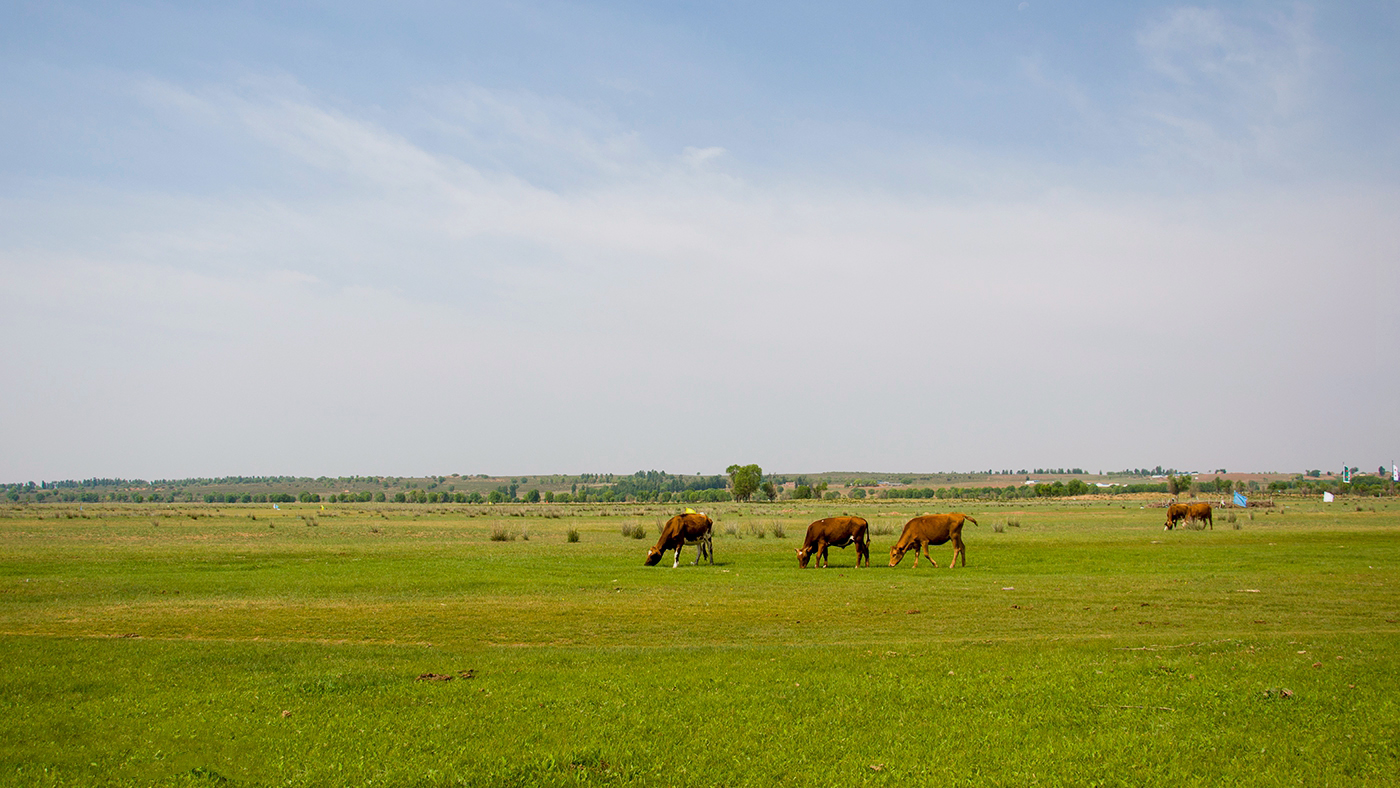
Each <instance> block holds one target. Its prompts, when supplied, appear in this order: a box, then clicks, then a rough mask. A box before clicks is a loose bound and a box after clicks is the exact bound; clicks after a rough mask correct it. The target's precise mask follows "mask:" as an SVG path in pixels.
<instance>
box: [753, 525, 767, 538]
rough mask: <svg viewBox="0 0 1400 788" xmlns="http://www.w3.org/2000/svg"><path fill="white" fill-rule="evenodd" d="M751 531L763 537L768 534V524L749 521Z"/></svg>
mask: <svg viewBox="0 0 1400 788" xmlns="http://www.w3.org/2000/svg"><path fill="white" fill-rule="evenodd" d="M749 533H751V534H753V535H754V536H757V537H758V538H759V539H762V538H763V537H765V536H767V535H768V526H766V525H764V524H763V523H749Z"/></svg>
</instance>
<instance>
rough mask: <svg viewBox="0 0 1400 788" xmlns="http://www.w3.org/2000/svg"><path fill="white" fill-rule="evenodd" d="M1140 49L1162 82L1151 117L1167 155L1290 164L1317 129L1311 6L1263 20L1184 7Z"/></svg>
mask: <svg viewBox="0 0 1400 788" xmlns="http://www.w3.org/2000/svg"><path fill="white" fill-rule="evenodd" d="M1137 44H1138V48H1139V50H1140V51H1141V53H1142V56H1143V58H1144V61H1145V63H1146V64H1147V66H1148V68H1149V69H1150V72H1151V73H1153V74H1155V75H1157V76H1158V77H1159V78H1160V80H1161V82H1160V83H1159V85H1158V86H1157V87H1155V88H1153V89H1149V90H1147V91H1146V92H1145V93H1144V95H1143V97H1142V105H1141V111H1142V113H1143V115H1144V116H1145V117H1146V118H1149V119H1151V120H1152V121H1155V127H1154V126H1152V125H1149V126H1145V127H1144V132H1145V137H1144V141H1145V142H1146V143H1147V144H1148V145H1149V147H1151V148H1153V149H1156V150H1158V151H1159V152H1160V153H1161V154H1162V155H1168V156H1179V157H1182V158H1184V159H1186V160H1191V159H1194V160H1195V161H1197V162H1199V163H1201V164H1205V165H1216V166H1222V167H1228V168H1231V169H1235V168H1242V167H1243V168H1248V167H1249V166H1250V165H1259V164H1265V165H1269V166H1273V167H1287V166H1288V164H1289V162H1290V159H1292V158H1296V157H1299V156H1300V154H1302V153H1303V152H1304V146H1306V145H1307V144H1308V143H1309V142H1310V138H1311V135H1312V134H1313V133H1315V132H1316V130H1317V122H1316V121H1317V118H1316V117H1315V115H1314V113H1315V112H1317V111H1319V110H1320V106H1319V105H1318V102H1317V95H1316V90H1317V86H1318V81H1317V79H1316V76H1317V75H1316V65H1317V64H1316V58H1317V52H1318V44H1317V43H1316V41H1315V38H1314V35H1313V32H1312V14H1311V12H1310V10H1309V9H1308V8H1307V7H1306V6H1301V5H1297V6H1293V7H1292V8H1291V9H1289V11H1287V12H1268V13H1261V14H1254V15H1245V14H1241V13H1236V14H1230V13H1227V12H1225V11H1222V10H1219V9H1213V8H1209V9H1208V8H1199V7H1180V8H1175V9H1172V10H1170V11H1168V12H1167V13H1166V14H1164V15H1163V16H1161V17H1160V18H1158V19H1157V20H1155V21H1154V22H1153V23H1151V24H1149V25H1148V26H1147V27H1145V28H1144V29H1143V30H1142V31H1140V32H1139V34H1138V37H1137ZM1308 158H1311V157H1308Z"/></svg>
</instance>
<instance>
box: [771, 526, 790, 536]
mask: <svg viewBox="0 0 1400 788" xmlns="http://www.w3.org/2000/svg"><path fill="white" fill-rule="evenodd" d="M772 531H773V538H774V539H786V538H787V531H785V530H783V524H782V523H773V526H772Z"/></svg>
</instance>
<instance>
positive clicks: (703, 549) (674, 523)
mask: <svg viewBox="0 0 1400 788" xmlns="http://www.w3.org/2000/svg"><path fill="white" fill-rule="evenodd" d="M714 526H715V524H714V521H712V520H711V519H710V518H709V517H707V516H706V515H705V513H704V512H686V513H685V514H678V515H676V516H675V517H672V518H671V519H669V520H667V521H666V526H665V527H664V528H662V529H661V538H660V539H657V540H656V546H655V547H653V548H651V549H650V550H648V551H647V566H656V565H657V564H658V563H660V561H661V556H662V554H664V553H665V552H666V551H667V550H675V551H676V561H675V563H673V564H671V568H672V569H675V568H676V567H678V566H680V565H681V548H682V547H684V546H686V545H688V544H693V545H696V546H697V547H698V549H699V552H698V553H697V554H696V556H695V560H694V561H691V562H690V563H691V565H692V566H694V565H695V564H698V563H700V559H701V558H704V557H705V556H709V557H710V564H711V565H714V563H715V548H714Z"/></svg>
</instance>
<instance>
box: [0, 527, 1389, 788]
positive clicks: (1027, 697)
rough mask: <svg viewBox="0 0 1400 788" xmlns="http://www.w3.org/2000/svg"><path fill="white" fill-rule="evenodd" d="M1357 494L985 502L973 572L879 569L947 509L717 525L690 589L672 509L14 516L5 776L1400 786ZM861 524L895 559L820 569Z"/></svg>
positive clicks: (343, 781)
mask: <svg viewBox="0 0 1400 788" xmlns="http://www.w3.org/2000/svg"><path fill="white" fill-rule="evenodd" d="M1362 504H1363V506H1364V507H1365V511H1356V508H1357V507H1356V505H1355V502H1351V503H1347V504H1333V505H1331V506H1330V507H1328V508H1324V507H1323V505H1322V504H1315V503H1312V502H1307V503H1298V504H1289V505H1288V506H1287V507H1286V508H1285V509H1284V510H1283V511H1282V512H1273V513H1268V514H1265V513H1262V512H1259V511H1255V512H1254V513H1253V518H1252V519H1250V517H1249V515H1248V514H1246V513H1243V512H1242V513H1239V521H1238V523H1237V524H1238V525H1239V528H1238V529H1236V528H1235V527H1234V526H1233V525H1231V524H1229V523H1227V522H1226V521H1225V517H1224V516H1223V515H1224V513H1218V515H1219V516H1218V517H1217V522H1216V527H1215V529H1214V530H1213V531H1211V530H1207V531H1193V530H1176V531H1172V532H1164V531H1163V530H1162V527H1161V521H1162V519H1163V513H1162V510H1161V509H1139V508H1137V502H1133V503H1130V504H1127V505H1126V508H1125V505H1124V503H1123V502H1121V501H1114V502H1113V503H1111V504H1105V503H1102V502H1100V503H1092V504H1086V503H1075V502H1064V503H1058V504H1048V505H1041V506H1035V507H1030V508H1026V507H1018V508H1012V507H1003V508H997V507H996V506H988V505H986V504H982V505H980V506H978V507H976V508H970V509H965V511H968V512H969V513H971V514H972V515H973V516H974V517H976V518H977V519H978V520H979V521H980V525H976V526H974V525H970V524H969V525H968V527H967V529H966V531H965V534H964V537H965V540H966V543H967V558H968V564H967V566H966V567H965V568H961V567H960V568H957V569H953V570H949V569H947V568H946V566H947V559H948V558H949V556H950V555H951V549H949V548H947V547H946V546H945V547H943V548H935V551H934V554H935V557H936V558H937V559H938V561H939V564H940V567H941V568H939V569H937V570H934V569H932V568H930V567H929V566H928V564H927V563H926V562H923V561H921V562H920V564H919V566H918V568H917V569H916V568H914V567H913V565H912V560H911V559H912V556H908V557H906V558H905V560H904V562H903V563H901V565H900V566H899V567H897V568H894V569H891V568H889V567H888V566H886V564H887V563H888V550H889V547H890V545H892V544H893V542H894V540H895V538H896V537H897V534H898V529H899V526H900V525H901V524H902V523H903V521H904V520H905V519H907V518H908V517H909V516H912V515H913V514H917V513H919V512H920V511H929V510H930V509H929V508H928V507H929V506H930V505H933V506H936V505H937V504H936V503H935V502H930V501H872V502H870V503H868V504H854V503H853V502H844V501H843V502H840V505H825V506H824V505H821V503H812V504H807V505H806V506H805V507H804V506H801V505H794V504H790V503H789V504H781V503H780V504H777V505H771V504H766V505H751V506H750V505H739V504H723V505H718V506H712V507H710V508H709V512H710V513H711V514H712V515H713V516H715V517H716V520H717V533H718V536H717V538H716V539H715V549H716V554H717V563H716V565H715V566H713V567H711V566H700V567H693V566H689V565H688V562H689V561H690V560H691V559H692V558H693V557H694V552H693V550H694V548H688V549H687V550H686V553H685V555H684V558H683V561H684V562H683V563H682V565H681V567H680V568H679V569H675V570H673V569H671V568H670V559H669V557H668V558H667V560H665V561H664V562H663V564H662V566H659V567H655V568H647V567H644V566H643V565H642V560H643V558H644V555H645V552H646V549H647V548H648V547H649V546H650V545H651V544H652V543H653V542H654V541H655V538H656V535H657V524H658V523H659V522H660V521H662V520H664V518H665V517H666V516H668V515H669V514H671V513H673V511H674V510H673V509H669V508H663V507H656V506H651V507H645V506H622V505H619V506H615V507H600V506H584V507H562V506H555V507H550V506H541V507H525V506H519V505H511V506H505V507H496V508H494V509H492V508H491V507H484V506H483V507H443V508H438V507H432V506H397V507H395V506H386V507H380V508H376V507H375V506H373V505H368V504H359V505H356V504H341V505H335V506H328V507H327V508H326V509H325V510H322V509H321V508H320V507H317V506H305V507H299V506H288V505H283V508H282V509H281V510H280V511H273V510H272V509H271V508H269V507H244V506H232V505H228V506H203V505H200V506H194V505H162V506H140V505H130V506H121V505H111V506H93V505H88V506H85V507H83V509H82V510H81V511H80V510H79V509H78V507H77V506H76V505H72V506H69V505H52V506H50V505H45V506H28V507H13V508H9V509H0V659H2V660H3V664H4V665H5V670H4V671H0V710H3V713H0V784H6V785H215V784H221V785H230V786H233V785H293V786H297V785H390V786H398V785H411V786H438V785H459V784H465V785H566V784H567V785H572V784H624V785H780V784H794V785H816V786H821V785H833V786H847V785H928V784H935V783H936V784H940V785H1008V786H1011V785H1096V784H1097V785H1144V786H1146V785H1165V784H1173V785H1211V786H1217V785H1278V784H1300V785H1395V784H1397V782H1400V740H1398V736H1397V734H1400V695H1398V694H1397V690H1400V669H1397V665H1400V593H1398V590H1400V507H1397V505H1395V504H1393V503H1392V504H1386V503H1384V502H1373V501H1364V502H1362ZM916 506H917V507H920V508H915V507H916ZM1373 506H1374V509H1372V507H1373ZM842 512H849V513H853V514H861V515H863V516H866V517H867V518H868V519H870V520H871V522H872V524H873V525H874V526H875V529H876V530H877V531H882V530H886V529H888V530H889V531H892V532H891V533H883V534H881V535H878V536H875V537H874V539H873V549H872V559H873V560H872V567H871V568H870V569H861V570H857V569H855V566H854V564H855V551H854V550H853V549H848V550H844V551H843V550H832V551H831V559H832V561H831V564H832V565H831V568H830V569H826V570H815V569H809V570H806V571H802V570H799V569H797V564H796V558H795V556H794V555H793V550H794V549H795V548H796V547H797V546H798V545H799V544H800V543H801V536H802V533H803V531H804V530H805V527H806V524H807V523H808V522H810V521H811V520H813V519H816V518H818V517H821V516H826V515H830V514H838V513H842ZM507 513H519V514H521V515H523V516H508V515H507ZM1008 521H1011V522H1014V523H1019V525H1012V526H1009V527H1008V526H1007V523H1008ZM624 524H626V525H641V526H643V527H645V528H646V530H647V536H646V538H644V539H640V540H637V539H631V538H626V537H624V536H622V534H621V529H622V526H623V525H624ZM775 525H776V526H778V527H780V528H781V529H782V530H784V531H785V532H786V537H785V538H775V536H774V535H773V528H774V526H775ZM570 529H575V530H577V532H578V533H579V541H577V542H573V543H571V542H568V541H567V540H566V533H567V532H568V531H569V530H570ZM496 530H505V531H508V532H510V533H511V534H512V535H513V536H515V537H516V538H514V539H513V540H509V541H492V540H491V538H490V536H491V534H492V532H493V531H496ZM759 532H762V533H764V534H765V536H764V537H763V538H759V536H758V533H759ZM522 533H526V534H528V537H529V538H528V539H525V538H522V537H521V535H522ZM467 671H470V672H471V673H470V677H463V676H462V675H461V674H463V673H465V672H467ZM427 673H432V674H439V675H445V676H454V677H456V678H454V680H451V681H441V680H419V676H420V675H422V674H427Z"/></svg>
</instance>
